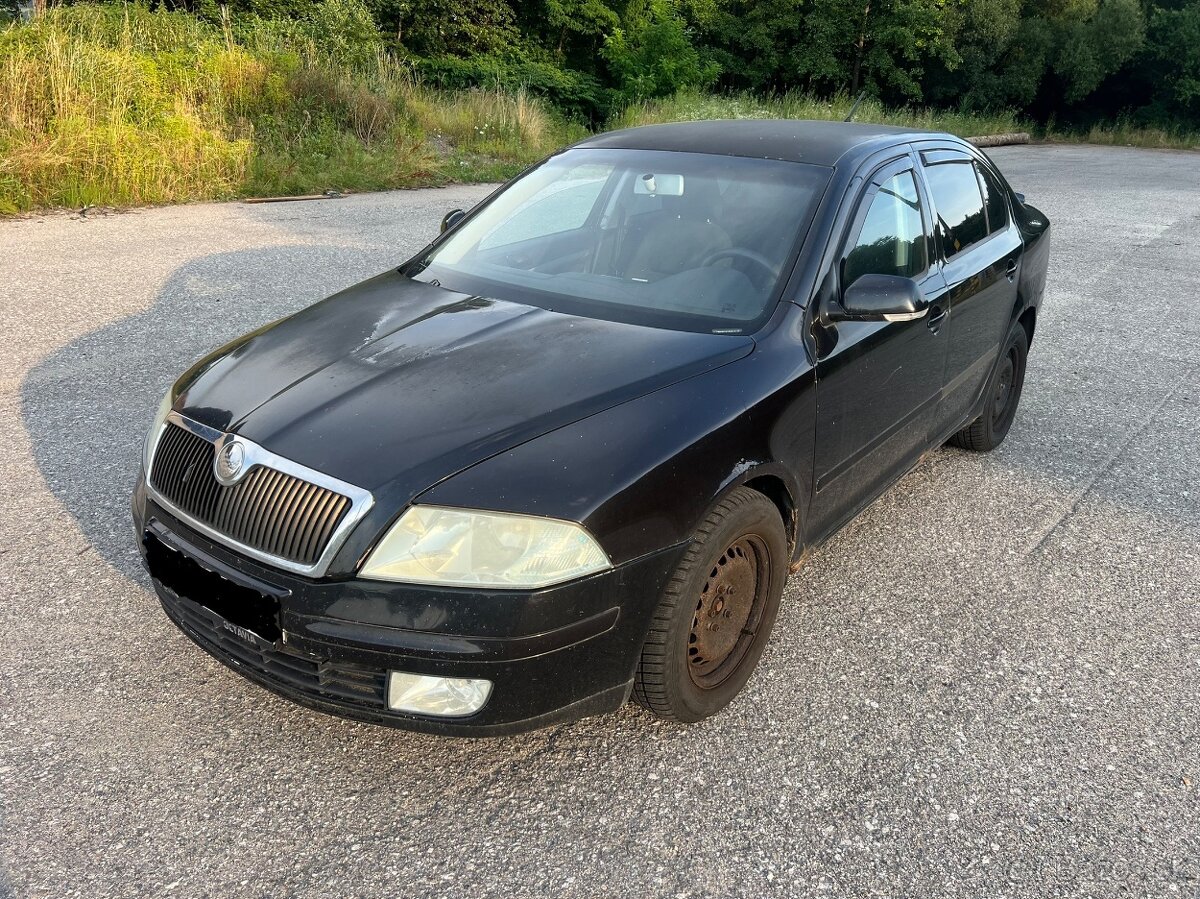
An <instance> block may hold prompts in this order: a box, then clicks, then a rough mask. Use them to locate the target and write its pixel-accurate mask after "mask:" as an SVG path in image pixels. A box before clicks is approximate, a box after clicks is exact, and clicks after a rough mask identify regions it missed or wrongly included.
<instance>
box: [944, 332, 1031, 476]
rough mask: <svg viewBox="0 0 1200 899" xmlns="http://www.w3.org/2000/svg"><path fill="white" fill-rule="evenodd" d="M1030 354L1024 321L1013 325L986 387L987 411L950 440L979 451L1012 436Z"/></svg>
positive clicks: (989, 448) (965, 447)
mask: <svg viewBox="0 0 1200 899" xmlns="http://www.w3.org/2000/svg"><path fill="white" fill-rule="evenodd" d="M1028 356H1029V338H1028V337H1026V335H1025V329H1024V328H1023V327H1021V325H1020V324H1016V325H1013V329H1012V331H1010V332H1009V334H1008V340H1006V341H1005V342H1004V348H1003V350H1002V355H1001V357H1000V360H999V362H998V363H997V365H996V369H995V370H994V371H993V372H992V377H991V380H990V381H988V385H987V387H986V388H985V391H986V394H985V395H986V396H987V403H986V404H985V405H984V407H983V414H982V415H980V416H979V417H978V418H977V419H975V420H974V421H973V422H971V423H970V424H969V425H967V426H966V427H965V428H963V429H962V430H961V431H959V432H958V433H957V434H955V435H954V436H953V437H951V438H950V443H952V444H953V445H955V446H961V447H962V448H963V449H969V450H975V451H976V452H988V451H989V450H994V449H995V448H996V447H998V446H999V445H1000V444H1001V443H1003V442H1004V438H1005V437H1007V436H1008V429H1009V428H1011V427H1012V423H1013V418H1014V417H1015V416H1016V414H1017V404H1018V403H1020V402H1021V389H1022V388H1023V387H1024V386H1025V360H1026V358H1027V357H1028Z"/></svg>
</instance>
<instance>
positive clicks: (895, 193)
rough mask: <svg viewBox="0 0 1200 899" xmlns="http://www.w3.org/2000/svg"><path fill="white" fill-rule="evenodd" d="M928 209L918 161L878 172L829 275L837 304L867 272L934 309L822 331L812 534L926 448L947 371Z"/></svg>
mask: <svg viewBox="0 0 1200 899" xmlns="http://www.w3.org/2000/svg"><path fill="white" fill-rule="evenodd" d="M928 210H929V204H928V198H927V197H926V195H925V194H924V192H923V190H922V188H921V184H920V181H919V180H918V177H917V174H916V172H915V159H914V158H912V157H910V156H904V157H903V158H902V159H900V160H894V161H892V162H889V163H886V164H885V165H883V166H882V167H880V168H878V169H876V170H874V171H873V172H871V173H870V174H869V175H868V176H867V179H866V187H865V189H864V190H863V192H862V195H861V197H860V199H859V200H858V203H857V207H856V211H855V212H854V218H853V219H852V223H851V225H850V227H849V229H848V234H847V237H846V239H845V241H844V243H843V245H842V249H841V252H840V253H839V254H838V256H837V260H836V262H835V271H833V272H831V273H829V276H830V277H831V278H832V280H833V282H834V288H833V289H834V290H836V291H837V296H838V297H839V298H840V296H841V294H842V293H843V292H844V291H845V289H846V288H847V287H849V286H850V284H852V283H853V282H854V281H855V280H856V279H857V278H860V277H861V276H863V275H865V274H889V275H900V276H903V277H908V278H912V279H913V280H915V281H916V282H917V283H918V284H919V285H920V286H921V290H922V293H923V294H924V295H925V297H926V298H927V299H928V300H929V301H930V303H931V308H930V310H929V312H928V313H927V315H926V316H925V317H924V318H921V319H918V320H916V321H907V322H860V321H839V322H837V323H836V324H834V325H832V326H830V327H829V328H828V329H827V331H826V332H824V333H823V334H822V340H821V343H822V344H823V345H824V347H825V349H823V350H819V352H818V360H817V426H816V434H817V441H816V447H815V455H814V472H813V474H814V494H813V501H812V504H811V507H810V510H809V524H810V531H811V533H813V534H814V535H818V534H820V535H823V534H828V533H829V532H830V531H832V530H833V529H834V528H835V527H837V526H838V525H839V524H840V523H841V522H842V521H844V520H846V519H847V518H849V517H850V516H851V515H853V514H854V513H855V512H856V511H857V510H858V509H859V508H861V506H862V505H863V504H865V503H867V502H869V501H870V500H871V499H873V498H874V497H875V496H876V495H877V494H878V493H879V492H880V490H882V489H883V488H884V487H885V486H887V485H888V484H890V483H891V482H892V480H893V479H895V477H896V476H897V475H899V474H900V473H901V472H903V471H904V470H905V469H906V468H907V467H908V466H909V465H911V464H912V462H913V460H914V459H915V458H916V457H917V456H918V455H919V454H920V453H921V452H923V451H924V450H925V448H926V447H927V446H928V445H929V440H930V433H931V430H932V427H933V424H934V416H935V412H936V409H937V405H938V401H939V399H940V396H941V388H942V376H943V371H944V368H945V360H946V338H945V336H944V334H943V325H944V324H945V321H946V316H945V312H944V310H943V308H942V307H941V305H940V299H939V297H940V294H941V292H942V281H941V274H940V270H939V267H938V266H937V265H936V264H934V260H935V254H934V249H933V241H932V238H931V226H932V217H931V216H930V214H929V211H928ZM818 539H819V538H818Z"/></svg>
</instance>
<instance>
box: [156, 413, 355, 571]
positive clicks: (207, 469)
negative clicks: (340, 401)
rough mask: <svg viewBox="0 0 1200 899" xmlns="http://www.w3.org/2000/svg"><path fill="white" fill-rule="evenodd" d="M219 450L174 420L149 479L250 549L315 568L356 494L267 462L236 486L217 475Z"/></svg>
mask: <svg viewBox="0 0 1200 899" xmlns="http://www.w3.org/2000/svg"><path fill="white" fill-rule="evenodd" d="M215 453H216V449H215V447H214V446H213V444H212V443H210V442H209V441H208V440H205V439H204V438H203V437H201V436H200V435H199V434H195V433H193V432H192V431H189V430H188V429H186V428H182V427H180V426H179V425H177V424H175V422H168V423H167V426H166V430H165V431H164V432H163V435H162V437H161V439H160V440H159V442H158V448H157V450H155V453H154V461H153V465H152V470H151V474H150V483H151V485H152V486H153V487H154V489H155V490H157V491H158V492H159V493H160V494H161V495H162V496H163V497H165V498H166V499H167V500H169V501H170V502H172V503H174V505H175V506H176V507H178V508H179V509H180V510H181V511H182V512H185V513H186V514H188V515H190V516H192V517H193V518H195V519H196V520H197V521H199V522H201V523H203V524H205V525H208V526H209V527H210V528H213V529H214V530H216V531H217V532H219V533H221V534H224V535H225V536H227V537H229V538H230V539H231V540H234V541H236V542H238V543H240V544H242V545H244V546H249V547H251V548H253V549H255V550H258V551H259V552H263V553H267V554H268V555H271V556H276V557H278V558H281V559H286V560H288V561H290V562H295V563H297V564H300V565H315V564H316V563H317V560H318V559H320V558H321V554H322V553H323V552H324V551H325V547H326V546H327V545H328V544H329V539H330V538H331V537H332V536H333V533H334V531H335V530H336V529H337V526H338V525H339V524H340V523H341V521H342V519H343V518H345V516H346V513H347V512H348V511H349V510H350V505H351V503H350V500H349V498H347V497H345V496H342V495H341V494H340V493H337V492H335V491H333V490H329V489H327V488H325V487H320V486H318V485H316V484H312V483H309V482H308V481H305V480H303V479H301V478H297V477H295V476H293V475H290V474H286V473H284V472H282V471H279V470H277V469H274V468H270V467H268V466H266V465H255V466H254V467H253V468H251V469H250V471H249V472H247V473H246V475H245V477H243V478H242V479H241V480H240V481H238V482H237V483H236V484H234V485H233V486H232V487H226V486H224V485H223V484H221V483H220V482H219V481H218V480H217V478H216V475H215V474H214V473H213V458H214V456H215Z"/></svg>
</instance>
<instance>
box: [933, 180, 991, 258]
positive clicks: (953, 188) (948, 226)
mask: <svg viewBox="0 0 1200 899" xmlns="http://www.w3.org/2000/svg"><path fill="white" fill-rule="evenodd" d="M925 174H926V177H927V178H928V179H929V190H930V192H931V193H932V194H933V205H934V206H935V207H936V209H937V218H938V230H939V231H940V232H941V235H942V250H943V252H944V253H945V254H946V258H947V259H950V258H952V257H954V256H957V255H958V254H959V253H961V252H962V251H963V250H965V249H967V247H969V246H971V245H972V244H975V243H978V242H979V241H981V240H983V239H984V238H985V237H987V235H988V226H987V217H986V216H985V215H984V212H983V194H981V193H980V191H979V179H978V178H977V177H976V175H975V166H974V165H972V164H971V163H970V162H967V161H966V160H964V161H962V162H942V163H938V164H937V165H931V166H928V167H927V168H926V169H925Z"/></svg>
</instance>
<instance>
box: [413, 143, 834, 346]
mask: <svg viewBox="0 0 1200 899" xmlns="http://www.w3.org/2000/svg"><path fill="white" fill-rule="evenodd" d="M828 174H829V170H828V169H825V168H822V167H820V166H811V165H803V164H800V163H794V162H778V161H775V160H767V159H749V158H743V157H732V156H714V155H707V154H701V153H677V152H665V151H659V150H587V149H580V150H568V151H567V152H565V153H561V154H559V155H558V156H555V157H553V158H551V159H549V160H547V161H546V162H544V163H542V164H541V165H540V166H538V167H537V168H535V169H533V170H532V171H530V172H529V173H527V174H526V175H524V176H523V177H521V178H520V179H518V180H517V181H515V182H514V183H513V184H511V185H510V186H509V187H507V188H506V189H505V190H504V191H503V192H502V193H500V194H499V195H497V196H496V197H494V198H493V199H492V200H491V201H490V202H489V203H488V204H487V205H486V206H485V207H484V208H482V209H480V210H479V211H478V212H477V213H476V214H474V215H473V216H472V217H471V218H470V219H468V220H467V221H465V222H463V223H462V224H461V225H460V226H459V227H458V228H456V229H455V230H454V231H452V232H451V233H450V234H449V235H448V236H447V237H446V238H445V239H444V240H443V241H442V242H441V243H439V244H438V245H437V246H436V247H434V249H433V250H431V251H430V252H429V253H428V254H426V255H425V256H424V257H423V258H422V259H420V260H418V261H417V264H416V265H414V266H412V267H411V268H410V270H409V274H410V275H411V276H412V277H414V278H416V279H418V280H421V281H428V282H433V283H437V284H441V285H442V286H444V287H446V288H449V289H450V290H456V291H460V292H462V293H470V294H478V295H483V296H488V297H495V298H498V299H505V300H513V301H516V302H521V303H527V304H530V305H535V306H541V307H542V308H545V309H552V310H555V311H560V312H566V313H570V314H574V315H585V316H590V317H595V318H606V319H614V320H617V321H629V322H635V323H643V324H649V325H655V326H658V327H666V328H674V329H678V330H689V331H709V332H714V333H722V334H740V333H745V332H747V331H750V330H753V329H754V328H755V327H757V326H758V325H759V324H760V323H761V322H762V321H763V320H765V318H766V317H767V316H769V315H770V313H771V310H772V308H773V306H774V300H775V299H777V290H778V288H779V287H780V284H781V281H782V279H783V278H784V276H785V275H786V274H787V271H788V268H789V264H790V263H791V261H792V259H793V253H794V251H795V249H796V244H797V240H798V237H799V236H800V235H801V234H802V232H803V229H804V228H806V227H807V225H808V222H809V219H810V218H811V216H812V213H813V210H814V208H815V207H816V203H817V200H818V199H819V198H820V195H821V191H822V190H823V189H824V186H825V183H826V181H827V180H828Z"/></svg>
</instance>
